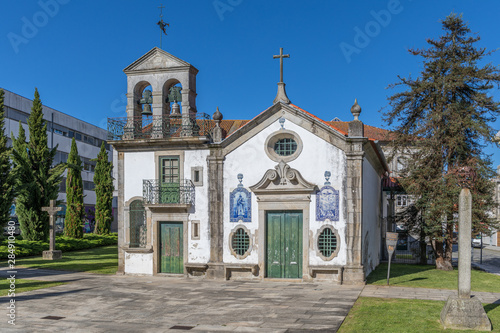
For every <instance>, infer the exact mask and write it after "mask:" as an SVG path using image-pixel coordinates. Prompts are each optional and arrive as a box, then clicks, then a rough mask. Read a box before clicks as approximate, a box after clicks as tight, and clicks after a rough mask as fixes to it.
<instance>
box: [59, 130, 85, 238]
mask: <svg viewBox="0 0 500 333" xmlns="http://www.w3.org/2000/svg"><path fill="white" fill-rule="evenodd" d="M67 164H68V174H67V178H66V218H65V220H64V234H65V235H66V236H68V237H72V238H82V237H83V222H82V221H83V214H84V209H83V181H82V160H81V159H80V156H78V148H77V147H76V141H75V138H73V140H72V141H71V151H70V152H69V156H68V162H67Z"/></svg>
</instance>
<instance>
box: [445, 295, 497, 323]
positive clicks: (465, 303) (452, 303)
mask: <svg viewBox="0 0 500 333" xmlns="http://www.w3.org/2000/svg"><path fill="white" fill-rule="evenodd" d="M441 324H442V325H443V326H444V328H445V329H448V328H451V329H460V330H476V331H491V322H490V320H489V318H488V316H487V315H486V312H485V311H484V308H483V305H482V304H481V301H480V300H478V299H477V298H468V299H467V298H458V297H457V296H450V297H449V298H448V302H446V305H445V306H444V308H443V310H442V311H441Z"/></svg>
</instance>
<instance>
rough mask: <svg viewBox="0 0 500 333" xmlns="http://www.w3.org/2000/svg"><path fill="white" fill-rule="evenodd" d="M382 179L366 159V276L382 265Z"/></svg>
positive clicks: (364, 224) (363, 244) (363, 243)
mask: <svg viewBox="0 0 500 333" xmlns="http://www.w3.org/2000/svg"><path fill="white" fill-rule="evenodd" d="M381 195H382V192H381V181H380V177H379V175H378V174H377V172H376V171H375V169H374V168H373V167H372V165H371V164H370V162H368V160H367V159H366V158H364V159H363V228H362V232H363V234H362V253H363V264H364V266H365V272H366V275H368V274H369V273H370V272H371V271H372V270H373V269H374V268H375V267H377V265H378V264H379V263H380V241H381V238H380V232H381V231H380V225H381V218H380V211H381V210H380V204H381V201H382V198H381Z"/></svg>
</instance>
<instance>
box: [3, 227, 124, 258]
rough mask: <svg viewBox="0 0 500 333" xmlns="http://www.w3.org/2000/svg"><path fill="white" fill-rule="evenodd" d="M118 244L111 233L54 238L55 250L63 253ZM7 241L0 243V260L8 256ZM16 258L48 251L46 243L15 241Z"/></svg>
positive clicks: (115, 237)
mask: <svg viewBox="0 0 500 333" xmlns="http://www.w3.org/2000/svg"><path fill="white" fill-rule="evenodd" d="M117 243H118V235H117V234H116V233H112V234H109V235H95V234H84V235H83V238H80V239H76V238H69V237H66V236H56V250H61V251H63V252H69V251H76V250H85V249H91V248H94V247H99V246H107V245H116V244H117ZM8 244H9V241H8V239H4V240H2V241H0V258H1V259H5V258H7V256H8V255H9V247H8ZM12 244H14V245H15V251H16V252H15V253H16V258H18V257H28V256H36V255H39V254H42V252H43V251H46V250H48V249H49V243H48V242H42V241H28V240H24V239H16V241H15V242H14V243H12Z"/></svg>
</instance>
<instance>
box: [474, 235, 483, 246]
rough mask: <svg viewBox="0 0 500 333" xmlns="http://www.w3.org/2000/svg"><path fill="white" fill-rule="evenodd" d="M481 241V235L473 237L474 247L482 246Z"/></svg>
mask: <svg viewBox="0 0 500 333" xmlns="http://www.w3.org/2000/svg"><path fill="white" fill-rule="evenodd" d="M478 237H479V238H478ZM481 243H482V242H481V236H477V237H476V238H473V239H472V247H481Z"/></svg>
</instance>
